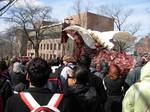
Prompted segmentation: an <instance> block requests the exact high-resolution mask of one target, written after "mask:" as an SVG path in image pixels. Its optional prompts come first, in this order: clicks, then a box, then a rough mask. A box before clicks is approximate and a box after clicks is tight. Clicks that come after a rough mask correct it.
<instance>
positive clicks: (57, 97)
mask: <svg viewBox="0 0 150 112" xmlns="http://www.w3.org/2000/svg"><path fill="white" fill-rule="evenodd" d="M63 96H64V94H59V93H55V94H53V96H52V98H51V99H50V101H49V102H48V104H47V106H48V107H49V106H53V107H56V108H57V107H58V105H59V103H60V101H61V100H62V98H63Z"/></svg>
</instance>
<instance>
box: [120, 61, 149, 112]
mask: <svg viewBox="0 0 150 112" xmlns="http://www.w3.org/2000/svg"><path fill="white" fill-rule="evenodd" d="M122 112H150V62H148V63H147V64H146V65H144V66H143V67H142V69H141V75H140V81H139V82H137V83H135V84H134V85H132V86H131V87H130V88H129V89H128V91H127V92H126V94H125V97H124V99H123V110H122Z"/></svg>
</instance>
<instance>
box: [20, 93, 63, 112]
mask: <svg viewBox="0 0 150 112" xmlns="http://www.w3.org/2000/svg"><path fill="white" fill-rule="evenodd" d="M19 94H20V97H21V99H22V100H23V102H24V103H25V104H26V105H27V106H28V108H29V109H30V111H31V112H60V111H59V109H58V108H57V107H58V105H59V103H60V101H61V100H62V98H63V95H64V94H59V93H55V94H53V96H52V97H51V99H50V101H49V102H48V104H47V105H44V106H40V105H39V104H38V103H37V102H36V101H35V99H34V98H33V97H32V95H31V94H30V93H28V92H20V93H19Z"/></svg>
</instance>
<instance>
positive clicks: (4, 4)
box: [0, 0, 17, 16]
mask: <svg viewBox="0 0 150 112" xmlns="http://www.w3.org/2000/svg"><path fill="white" fill-rule="evenodd" d="M16 1H17V0H0V3H1V4H0V16H2V15H3V14H4V13H5V12H6V11H7V10H8V9H9V8H10V7H11V6H12V5H13V4H14V3H15V2H16Z"/></svg>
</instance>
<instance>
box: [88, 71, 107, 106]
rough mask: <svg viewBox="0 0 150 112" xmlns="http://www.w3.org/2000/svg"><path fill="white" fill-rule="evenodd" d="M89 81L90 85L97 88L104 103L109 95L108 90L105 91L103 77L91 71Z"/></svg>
mask: <svg viewBox="0 0 150 112" xmlns="http://www.w3.org/2000/svg"><path fill="white" fill-rule="evenodd" d="M88 83H89V85H90V86H92V87H94V88H95V89H96V91H97V93H98V95H99V96H100V99H101V103H102V104H104V103H105V101H106V97H107V96H106V91H105V89H104V86H103V83H102V79H101V78H99V77H98V76H96V75H94V74H92V73H90V74H89V78H88Z"/></svg>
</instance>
